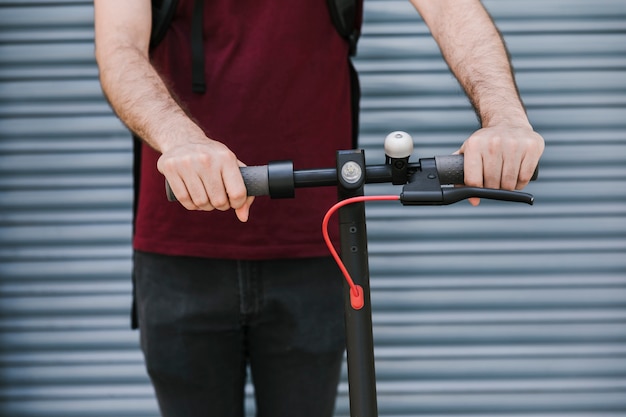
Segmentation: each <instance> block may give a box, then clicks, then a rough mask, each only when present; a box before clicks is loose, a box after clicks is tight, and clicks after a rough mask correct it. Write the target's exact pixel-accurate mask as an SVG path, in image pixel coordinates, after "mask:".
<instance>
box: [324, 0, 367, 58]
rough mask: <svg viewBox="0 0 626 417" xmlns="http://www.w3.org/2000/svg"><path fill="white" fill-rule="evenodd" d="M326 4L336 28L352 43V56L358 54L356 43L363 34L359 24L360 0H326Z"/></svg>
mask: <svg viewBox="0 0 626 417" xmlns="http://www.w3.org/2000/svg"><path fill="white" fill-rule="evenodd" d="M326 4H327V6H328V11H329V12H330V18H331V19H332V21H333V25H334V26H335V29H337V32H339V34H340V35H341V36H342V37H343V38H344V39H346V41H348V44H349V45H350V56H354V55H356V45H357V42H358V41H359V37H360V36H361V31H360V30H359V25H358V24H357V16H358V14H359V10H358V0H326Z"/></svg>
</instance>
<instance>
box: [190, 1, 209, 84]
mask: <svg viewBox="0 0 626 417" xmlns="http://www.w3.org/2000/svg"><path fill="white" fill-rule="evenodd" d="M191 19H192V20H191V83H192V84H191V88H192V90H193V92H194V93H198V94H204V93H205V92H206V81H205V79H204V35H203V21H204V0H196V1H195V3H194V5H193V16H192V18H191Z"/></svg>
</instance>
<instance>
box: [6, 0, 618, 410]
mask: <svg viewBox="0 0 626 417" xmlns="http://www.w3.org/2000/svg"><path fill="white" fill-rule="evenodd" d="M485 4H486V6H487V7H488V8H489V10H490V11H491V12H492V14H493V15H494V18H495V20H496V22H497V23H498V25H499V27H500V29H501V30H502V31H503V33H504V35H505V37H506V40H507V43H508V45H509V48H510V50H511V53H512V56H513V60H514V64H515V67H516V69H517V74H518V81H519V84H520V88H521V91H522V94H523V96H524V98H525V101H526V104H527V106H528V109H529V113H530V116H531V119H532V122H533V123H534V125H535V127H536V128H537V130H538V131H540V132H541V133H542V134H543V135H544V136H545V138H546V141H547V149H546V152H545V156H544V158H543V160H542V166H541V173H540V181H538V182H537V183H535V184H532V185H531V186H530V187H529V188H528V190H529V191H530V192H532V193H534V194H535V197H536V204H535V206H534V207H521V206H517V205H514V204H501V203H492V202H487V201H485V202H483V203H482V204H481V206H480V207H478V208H473V207H470V206H469V205H467V204H460V205H457V206H454V207H445V208H405V207H401V206H399V205H395V204H387V203H373V204H371V205H369V206H368V228H369V232H370V252H371V260H370V265H371V268H372V286H373V293H372V298H373V309H374V323H375V328H374V335H375V340H376V358H377V362H376V368H377V373H378V391H379V409H380V415H381V416H410V415H424V416H435V415H437V416H470V415H471V416H474V417H476V416H488V415H489V416H504V415H516V416H533V417H544V416H551V417H561V416H563V417H564V416H579V417H582V416H585V417H588V416H589V417H590V416H594V417H600V416H602V417H609V416H610V417H617V416H626V256H625V253H626V186H625V185H624V182H625V180H626V2H624V1H623V0H595V1H587V0H569V1H559V0H525V1H523V2H522V1H513V0H490V1H485ZM365 20H366V22H365V26H364V36H363V38H362V40H361V42H360V45H359V58H358V60H357V67H358V69H359V71H360V73H361V81H362V86H363V92H364V95H363V102H362V108H363V113H362V118H361V120H362V145H363V147H364V148H366V153H367V157H368V160H369V161H370V162H372V163H375V162H381V161H382V159H383V155H382V139H383V138H384V136H385V135H386V134H387V133H388V132H389V131H391V130H396V129H401V130H406V131H408V132H410V133H411V134H412V135H413V136H414V138H415V140H416V152H415V154H416V156H418V157H419V156H431V155H433V154H445V153H449V152H452V151H454V150H456V148H457V147H458V145H459V144H460V143H461V142H462V141H463V139H464V138H465V137H466V136H467V135H468V134H469V133H470V132H471V131H472V130H473V129H474V128H475V127H476V122H475V118H474V116H473V113H472V111H471V110H470V109H469V107H468V104H467V102H466V100H465V98H464V97H463V95H462V94H461V92H460V91H459V89H458V87H457V85H456V83H455V81H454V80H453V79H452V78H451V77H450V75H449V74H448V71H447V69H446V67H445V64H444V63H443V62H442V61H441V58H440V57H439V54H438V51H437V48H436V46H435V45H434V43H433V42H432V40H431V39H430V37H429V35H428V33H427V30H426V28H425V27H424V25H423V24H422V23H421V22H420V21H419V19H418V18H417V16H416V14H415V12H414V11H413V10H412V7H411V6H410V4H409V3H408V2H407V1H406V0H402V1H400V0H398V1H383V0H379V1H374V0H366V11H365ZM92 41H93V31H92V3H91V2H90V1H79V0H74V1H62V2H61V1H51V0H47V1H46V0H39V1H35V0H22V1H8V0H0V415H2V416H12V417H13V416H64V417H69V416H81V417H86V416H103V417H105V416H106V417H113V416H129V417H130V416H156V415H157V414H158V413H157V409H156V403H155V400H154V396H153V394H152V389H151V387H150V385H149V382H148V380H147V378H146V376H145V371H144V369H143V363H142V358H141V354H140V352H139V348H138V343H137V337H138V336H137V334H136V333H134V332H132V331H130V330H129V327H128V306H129V302H130V282H129V271H130V233H131V228H130V219H131V215H130V210H131V194H132V191H131V177H130V165H131V155H130V141H129V138H128V134H127V132H126V131H125V129H124V128H123V126H122V125H121V124H120V123H119V122H118V121H117V120H116V119H115V117H114V116H113V115H112V114H111V112H110V110H109V108H108V106H107V105H106V102H105V100H104V99H103V97H102V94H101V92H100V89H99V85H98V81H97V69H96V67H95V63H94V60H93V44H92ZM389 191H390V187H381V186H372V187H370V188H368V193H377V192H389ZM392 191H395V190H392ZM249 403H251V400H250V397H249ZM250 405H251V404H250ZM251 408H252V407H251ZM337 409H338V411H337V415H338V416H347V415H348V411H347V386H346V383H345V379H344V382H343V383H342V385H341V387H340V398H339V401H338V406H337Z"/></svg>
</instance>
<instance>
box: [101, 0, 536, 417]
mask: <svg viewBox="0 0 626 417" xmlns="http://www.w3.org/2000/svg"><path fill="white" fill-rule="evenodd" d="M411 2H412V4H413V5H414V6H415V8H416V9H417V11H418V12H419V13H420V14H421V16H422V17H423V19H424V20H425V22H426V23H427V25H428V27H429V28H430V30H431V32H432V35H433V36H434V38H435V40H436V41H437V43H438V44H439V46H440V48H441V51H442V54H443V56H444V57H445V59H446V61H447V62H448V65H449V66H450V68H451V70H452V72H453V73H454V74H455V76H456V77H457V79H458V80H459V82H460V84H461V85H462V86H463V88H464V89H465V91H466V92H467V94H468V96H469V98H470V100H471V101H472V104H473V105H474V107H475V109H476V112H477V114H478V116H479V117H480V120H481V124H482V128H481V129H480V130H478V131H477V132H475V133H474V134H473V135H471V136H470V137H469V138H468V139H467V140H466V141H465V142H464V143H463V144H462V146H461V148H460V149H459V152H461V153H463V154H464V155H465V179H466V183H467V184H468V185H471V186H479V187H482V186H484V187H489V188H503V189H509V190H512V189H521V188H523V187H524V186H525V185H526V184H527V183H528V181H529V180H530V178H531V176H532V173H533V171H534V169H535V167H536V165H537V163H538V160H539V157H540V155H541V153H542V152H543V147H544V143H543V139H542V138H541V136H539V135H538V134H537V133H535V132H534V131H533V128H532V127H531V125H530V124H529V121H528V119H527V117H526V113H525V110H524V108H523V105H522V103H521V101H520V99H519V96H518V93H517V89H516V86H515V82H514V79H513V76H512V72H511V68H510V65H509V61H508V57H507V53H506V50H505V48H504V45H503V43H502V40H501V38H500V35H499V33H498V31H497V29H496V28H495V26H494V25H493V22H492V21H491V19H490V17H489V15H488V14H487V13H486V11H485V9H484V8H483V6H482V5H481V3H480V2H479V1H478V0H411ZM198 16H201V19H198ZM198 22H200V26H198V24H199V23H198ZM95 23H96V57H97V60H98V65H99V68H100V77H101V83H102V87H103V90H104V92H105V94H106V95H107V97H108V99H109V101H110V103H111V105H112V107H113V109H114V110H115V111H116V113H117V114H118V116H119V117H120V118H121V120H122V121H123V122H124V123H125V124H126V125H127V126H128V127H129V128H130V129H131V130H132V131H133V132H134V133H135V135H136V136H137V137H139V138H141V140H142V141H143V144H142V146H141V152H140V153H138V154H137V156H138V166H137V169H138V172H139V174H140V175H138V182H137V187H138V189H137V201H136V205H137V212H136V217H135V234H134V237H133V245H134V248H135V271H134V278H135V286H136V303H137V304H136V305H137V313H138V319H139V327H140V329H141V343H142V349H143V351H144V354H145V358H146V364H147V368H148V372H149V374H150V377H151V379H152V382H153V385H154V387H155V390H156V394H157V398H158V401H159V406H160V409H161V413H162V414H163V415H164V416H177V417H180V416H201V415H202V416H204V415H212V416H242V415H243V413H244V411H243V396H244V392H243V387H244V383H245V372H246V367H247V366H248V365H249V366H250V369H251V375H252V379H253V382H254V385H255V395H256V402H257V411H258V415H259V416H272V417H280V416H294V415H297V416H316V417H319V416H331V415H332V412H333V408H334V401H335V395H336V387H337V382H338V378H339V369H340V365H341V360H342V354H343V349H344V339H343V331H344V329H343V324H342V320H343V301H342V283H341V278H340V275H339V274H338V272H337V270H336V268H335V266H334V265H333V263H332V260H331V258H330V257H329V256H328V255H327V253H326V249H325V247H324V245H323V243H322V239H321V237H320V236H319V235H320V233H319V224H320V220H321V218H322V216H323V212H324V211H325V210H326V209H327V208H328V207H330V205H331V204H332V203H333V202H334V200H335V199H336V196H335V190H333V189H329V190H325V189H319V190H317V189H314V190H307V191H303V193H302V194H299V198H298V199H294V200H281V201H276V200H274V201H270V200H267V199H258V200H257V201H256V202H254V208H253V209H252V213H251V207H252V205H253V198H249V197H247V196H246V190H245V187H244V184H243V181H242V179H241V175H240V173H239V167H240V166H242V165H243V164H244V163H246V164H265V163H266V162H267V161H269V160H277V159H291V160H294V163H295V165H296V166H297V167H300V168H306V167H320V166H332V165H334V156H335V150H337V149H348V148H350V147H351V138H352V134H353V133H354V132H353V128H352V124H351V117H352V114H351V105H350V88H351V87H350V85H351V81H350V74H349V73H350V71H349V61H348V58H347V57H348V49H349V47H348V45H347V43H346V41H345V40H344V39H343V38H342V37H340V36H339V35H338V33H337V31H336V30H335V28H334V27H333V25H332V23H331V19H330V17H329V12H328V9H327V7H326V2H325V1H323V0H302V1H298V2H293V1H291V0H268V1H245V0H238V1H232V0H206V1H204V2H202V1H200V0H195V1H194V0H179V4H178V7H177V9H176V13H175V15H174V18H173V20H172V22H171V24H170V27H169V30H168V32H167V33H166V35H165V37H164V39H163V40H162V41H161V43H160V44H159V45H158V46H157V47H155V48H154V49H152V50H150V48H149V38H150V30H151V9H150V1H149V0H133V1H128V0H95ZM198 27H200V30H201V34H202V36H201V38H202V41H203V43H202V42H201V43H200V47H201V48H202V49H201V50H202V51H203V52H204V54H203V60H204V64H203V66H201V74H200V78H201V81H202V83H203V86H202V88H196V87H197V84H194V82H195V81H197V79H196V76H197V66H195V64H194V62H195V61H196V58H197V57H196V56H194V53H193V51H192V49H194V48H196V49H197V45H198V44H197V43H196V44H195V45H196V46H194V47H192V46H191V45H192V44H193V42H194V40H193V39H192V38H193V36H194V35H193V34H194V33H196V36H197V33H198V32H197V28H198ZM194 28H195V29H194ZM194 31H195V32H194ZM157 170H158V171H157ZM159 172H160V173H159ZM161 174H162V175H161ZM163 176H164V177H165V178H167V180H168V181H169V183H170V185H171V187H172V189H173V191H174V194H175V195H176V196H177V198H178V200H179V202H180V205H179V204H171V203H167V201H166V200H165V195H164V190H163V182H164V178H163ZM477 203H478V202H477V201H476V200H473V204H477ZM181 205H182V206H181ZM183 207H184V208H183ZM231 209H232V210H233V211H234V215H232V213H231ZM207 212H210V213H207Z"/></svg>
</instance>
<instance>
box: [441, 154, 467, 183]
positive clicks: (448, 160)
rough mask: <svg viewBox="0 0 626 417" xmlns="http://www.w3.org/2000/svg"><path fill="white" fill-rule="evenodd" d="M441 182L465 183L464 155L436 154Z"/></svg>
mask: <svg viewBox="0 0 626 417" xmlns="http://www.w3.org/2000/svg"><path fill="white" fill-rule="evenodd" d="M435 164H436V165H437V173H438V174H439V182H440V183H441V184H464V179H463V155H442V156H435Z"/></svg>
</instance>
